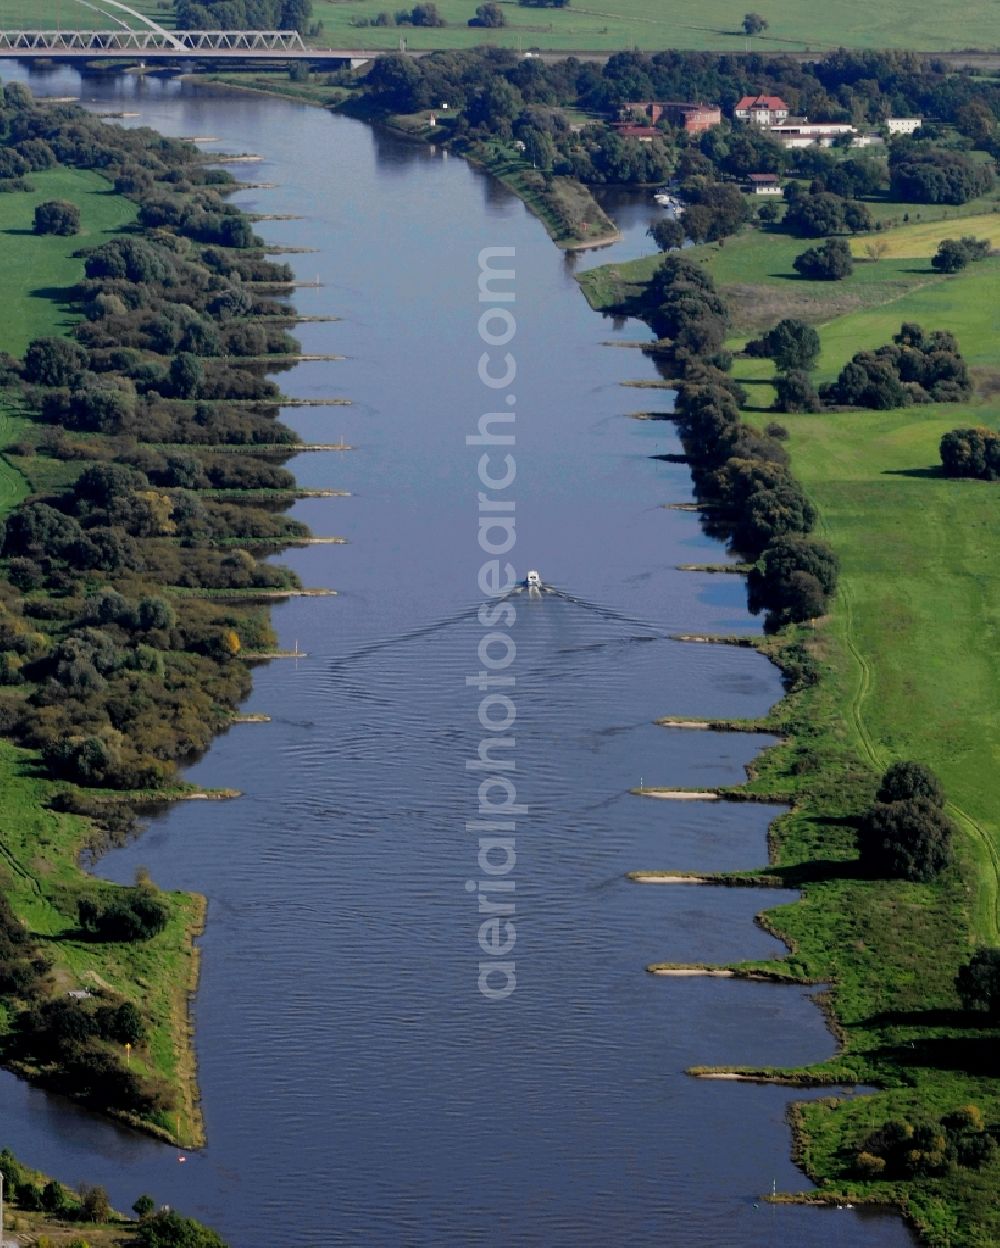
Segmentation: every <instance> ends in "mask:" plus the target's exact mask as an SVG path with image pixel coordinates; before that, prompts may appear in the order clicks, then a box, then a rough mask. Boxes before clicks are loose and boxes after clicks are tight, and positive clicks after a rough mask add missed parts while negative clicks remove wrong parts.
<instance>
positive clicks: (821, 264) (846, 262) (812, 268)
mask: <svg viewBox="0 0 1000 1248" xmlns="http://www.w3.org/2000/svg"><path fill="white" fill-rule="evenodd" d="M792 268H794V269H795V271H796V273H799V274H801V276H802V277H806V278H809V279H810V281H819V282H839V281H841V280H842V279H843V278H845V277H849V276H850V275H851V273H853V272H854V257H853V256H852V255H851V249H850V247H849V246H848V245H847V243H845V242H844V240H843V239H842V238H829V239H827V241H826V242H825V243H823V245H822V246H820V247H810V248H808V249H807V250H806V251H803V252H802V253H801V254H800V255H798V256H796V257H795V259H794V260H793V261H792Z"/></svg>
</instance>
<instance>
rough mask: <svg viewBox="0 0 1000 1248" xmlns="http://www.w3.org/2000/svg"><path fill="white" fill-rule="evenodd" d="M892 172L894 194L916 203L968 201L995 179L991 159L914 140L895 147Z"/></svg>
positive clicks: (985, 191)
mask: <svg viewBox="0 0 1000 1248" xmlns="http://www.w3.org/2000/svg"><path fill="white" fill-rule="evenodd" d="M889 174H890V183H889V184H890V193H891V195H892V198H893V199H899V200H904V201H906V202H908V203H917V204H965V203H968V201H969V200H970V199H975V198H976V197H977V196H978V195H985V194H986V193H987V191H989V190H992V188H993V182H994V177H993V162H992V161H978V160H973V159H972V158H971V157H970V156H967V155H966V154H965V153H964V152H956V151H952V150H950V149H947V148H939V147H928V146H927V145H926V144H916V143H914V142H913V141H910V142H908V143H899V144H897V145H895V146H894V147H893V150H892V153H891V154H890V157H889Z"/></svg>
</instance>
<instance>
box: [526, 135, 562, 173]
mask: <svg viewBox="0 0 1000 1248" xmlns="http://www.w3.org/2000/svg"><path fill="white" fill-rule="evenodd" d="M523 142H524V159H525V160H528V161H530V162H531V164H532V165H533V166H534V168H536V169H544V170H545V171H546V172H547V171H548V170H550V169H551V168H552V165H553V163H554V161H555V159H556V154H557V153H556V146H555V144H554V143H553V142H552V140H551V139H550V138H549V136H548V135H547V134H546V133H545V131H544V130H539V129H538V128H537V127H536V126H529V127H528V129H527V130H525V132H524V138H523Z"/></svg>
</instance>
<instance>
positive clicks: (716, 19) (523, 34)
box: [313, 0, 1000, 52]
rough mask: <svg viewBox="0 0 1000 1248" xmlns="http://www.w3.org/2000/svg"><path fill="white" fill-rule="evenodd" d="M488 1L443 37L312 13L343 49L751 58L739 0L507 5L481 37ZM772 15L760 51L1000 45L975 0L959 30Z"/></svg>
mask: <svg viewBox="0 0 1000 1248" xmlns="http://www.w3.org/2000/svg"><path fill="white" fill-rule="evenodd" d="M479 2H480V0H438V9H439V11H440V12H441V15H442V16H443V17H444V18H445V20H446V21H447V22H448V26H447V27H445V28H444V29H421V28H418V29H411V28H399V29H394V28H392V27H376V28H370V27H366V28H362V29H357V28H356V27H354V26H353V25H352V19H356V18H365V17H367V18H372V17H375V16H376V15H377V14H378V13H379V12H382V11H385V10H388V12H389V13H393V12H394V11H395V9H396V8H402V7H404V6H403V5H397V6H393V5H388V4H386V3H385V0H314V3H313V12H314V16H315V18H316V19H317V20H319V21H321V22H322V23H323V31H322V37H321V40H320V42H323V43H326V44H329V45H331V46H334V47H338V46H348V47H383V48H384V47H398V44H399V38H400V36H403V37H404V38H405V39H406V41H407V46H408V47H411V48H454V47H473V46H475V45H476V44H478V43H496V44H499V45H502V46H506V47H522V48H523V49H525V50H527V49H529V48H539V49H553V50H576V51H598V50H611V51H614V50H618V49H622V48H639V49H642V50H646V51H655V50H657V49H660V48H712V49H715V48H717V49H720V50H722V51H727V52H742V51H744V50H746V47H747V39H746V36H745V35H744V34H743V31H742V29H741V25H740V23H741V22H742V20H743V15H744V13H745V12H746V11H747V8H746V6H745V5H740V4H739V3H734V2H733V0H714V2H713V3H711V4H707V5H706V4H703V3H699V2H698V0H676V2H675V3H673V4H671V5H664V4H662V3H657V0H605V2H604V3H594V0H589V2H588V0H573V2H572V4H571V5H569V6H567V8H565V9H562V10H558V9H533V8H521V7H519V6H518V5H516V4H513V3H510V0H501V2H502V3H503V8H504V13H505V15H506V17H507V22H508V25H507V27H506V28H504V29H502V30H499V31H496V30H481V29H479V30H477V29H476V28H474V27H473V28H469V27H468V26H467V22H468V20H469V18H470V17H472V16H473V15H474V14H475V11H476V7H477V4H478V3H479ZM764 16H765V17H766V18H767V19H768V21H769V22H770V28H769V30H768V31H767V32H766V34H765V35H764V36H761V37H755V38H754V39H753V40H752V48H753V50H755V51H782V50H811V51H822V50H825V49H828V48H836V47H840V46H842V45H846V46H848V47H867V48H877V47H909V48H919V49H921V50H922V51H940V50H945V49H953V48H965V47H970V46H976V47H982V48H993V47H996V46H997V45H998V44H1000V14H998V13H997V11H996V6H995V5H992V4H991V3H989V0H969V4H968V5H967V6H966V7H964V8H963V14H962V16H963V21H962V23H961V26H960V27H959V26H958V25H957V24H956V22H955V20H954V13H953V12H949V11H948V9H947V7H946V6H942V5H940V4H935V3H933V0H913V2H912V3H910V4H907V3H905V2H904V0H886V3H885V4H883V5H879V6H876V5H871V4H867V3H865V2H864V0H834V3H832V4H829V5H826V6H822V7H821V8H819V9H817V8H815V7H814V6H810V5H803V4H800V3H797V0H771V2H770V3H769V4H768V5H767V6H766V11H764Z"/></svg>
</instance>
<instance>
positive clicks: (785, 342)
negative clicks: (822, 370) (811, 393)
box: [745, 317, 820, 373]
mask: <svg viewBox="0 0 1000 1248" xmlns="http://www.w3.org/2000/svg"><path fill="white" fill-rule="evenodd" d="M745 350H746V353H747V355H749V356H752V357H754V358H760V357H765V358H768V357H769V358H770V359H772V360H774V366H775V368H777V369H778V370H779V371H780V372H783V373H787V372H790V371H791V370H792V369H800V370H805V371H809V370H810V369H813V368H815V367H816V361H817V360H818V359H819V350H820V341H819V334H818V333H817V332H816V330H815V329H813V327H812V326H811V325H807V324H806V323H805V321H797V320H795V319H793V318H792V317H786V318H785V319H784V320H782V321H779V322H778V323H777V325H775V326H774V328H773V329H769V330H768V331H767V333H766V334H764V335H762V336H761V337H760V338H755V339H754V340H753V341H751V342H748V343H747V345H746V348H745Z"/></svg>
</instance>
